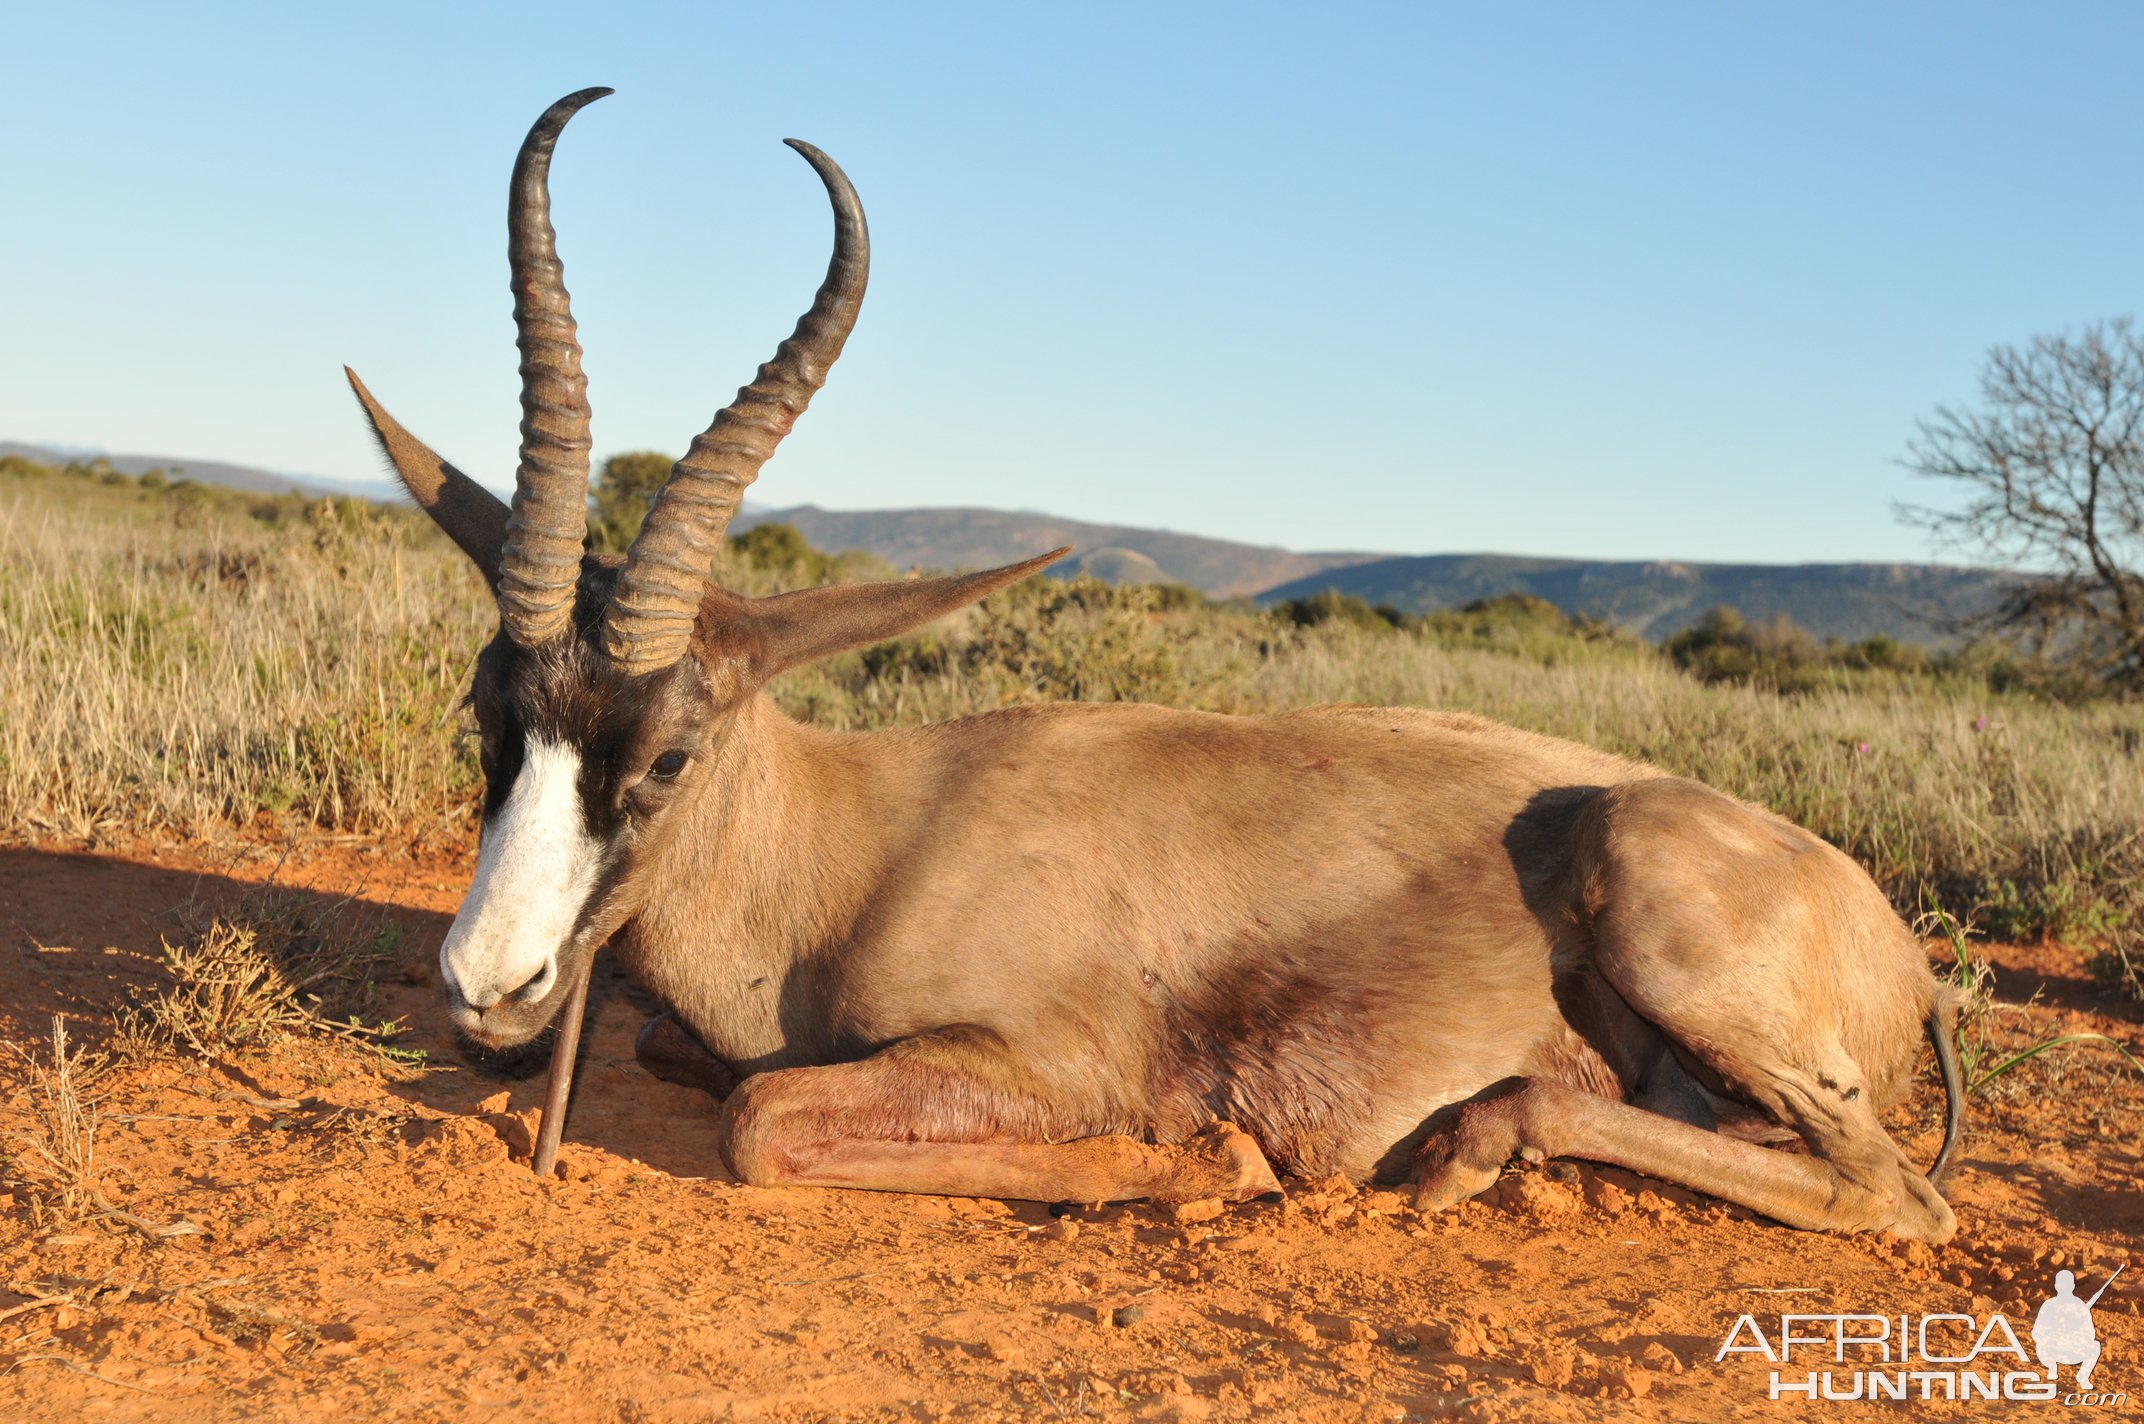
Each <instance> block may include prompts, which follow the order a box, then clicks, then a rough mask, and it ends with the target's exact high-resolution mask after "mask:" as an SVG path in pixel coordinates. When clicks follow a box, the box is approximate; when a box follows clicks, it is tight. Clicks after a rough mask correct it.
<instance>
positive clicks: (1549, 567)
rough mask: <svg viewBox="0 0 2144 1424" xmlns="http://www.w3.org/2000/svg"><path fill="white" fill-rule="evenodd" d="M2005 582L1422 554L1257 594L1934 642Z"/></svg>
mask: <svg viewBox="0 0 2144 1424" xmlns="http://www.w3.org/2000/svg"><path fill="white" fill-rule="evenodd" d="M2007 583H2008V579H2007V578H2006V577H2005V576H2004V575H2002V574H2000V573H1997V572H1995V571H1993V570H1990V569H1970V568H1955V567H1949V566H1945V565H1941V564H1688V563H1667V562H1652V563H1637V562H1609V561H1605V560H1591V559H1527V558H1517V557H1514V556H1512V555H1509V554H1429V555H1424V556H1420V557H1415V558H1404V559H1379V560H1377V561H1376V562H1374V563H1364V564H1356V565H1353V566H1352V567H1349V568H1342V569H1332V570H1329V571H1327V572H1324V573H1320V574H1317V575H1314V576H1312V577H1310V578H1304V579H1295V580H1292V581H1290V582H1288V583H1284V584H1280V585H1278V586H1276V587H1273V588H1269V589H1266V590H1264V591H1262V592H1261V593H1260V594H1259V600H1260V601H1261V602H1275V601H1278V600H1280V599H1286V598H1304V597H1308V596H1309V595H1311V594H1314V593H1319V592H1321V591H1323V590H1325V589H1328V588H1331V589H1337V590H1339V591H1340V592H1342V593H1349V594H1353V595H1355V596H1356V597H1358V598H1361V599H1365V600H1367V601H1368V602H1370V603H1373V604H1374V603H1388V604H1391V605H1392V606H1393V607H1395V608H1398V609H1400V610H1402V611H1404V612H1408V613H1425V612H1428V611H1429V610H1431V609H1435V608H1456V607H1459V606H1461V605H1464V604H1466V603H1469V602H1471V601H1473V600H1474V599H1477V598H1494V597H1496V596H1497V595H1499V594H1505V593H1530V594H1533V595H1534V596H1535V597H1537V598H1545V599H1547V600H1548V601H1549V602H1550V603H1553V604H1555V605H1556V606H1557V607H1559V608H1561V609H1563V610H1564V611H1565V612H1567V613H1574V614H1583V615H1585V616H1587V617H1589V618H1598V619H1600V620H1601V621H1602V622H1604V623H1612V624H1615V625H1617V626H1619V627H1623V628H1628V629H1630V630H1631V631H1632V632H1634V633H1637V634H1639V635H1640V636H1642V637H1646V638H1650V639H1653V640H1654V641H1656V642H1657V641H1660V640H1662V639H1665V638H1668V637H1670V636H1672V635H1673V634H1675V633H1679V632H1681V631H1682V630H1683V629H1684V628H1687V627H1689V626H1690V625H1691V624H1692V623H1695V622H1697V620H1698V619H1700V618H1702V617H1704V615H1705V614H1706V612H1707V611H1708V610H1710V609H1713V608H1716V607H1718V606H1720V605H1721V604H1727V605H1729V606H1731V607H1733V608H1735V609H1737V610H1739V611H1740V612H1741V613H1742V615H1743V616H1744V617H1746V618H1748V619H1749V620H1750V621H1751V622H1753V623H1754V622H1762V621H1764V620H1766V619H1770V618H1774V617H1777V616H1779V615H1780V614H1785V615H1786V616H1787V617H1789V618H1791V619H1793V620H1794V621H1795V622H1796V623H1799V624H1801V625H1802V626H1803V627H1804V628H1807V629H1808V630H1809V631H1810V632H1812V633H1814V634H1816V635H1817V636H1818V637H1831V638H1843V639H1845V640H1847V641H1849V642H1853V641H1858V640H1859V639H1862V638H1868V637H1874V636H1876V635H1877V634H1883V635H1885V636H1888V637H1892V638H1897V639H1900V640H1902V641H1906V642H1915V643H1940V642H1942V641H1944V640H1945V636H1946V627H1947V625H1949V624H1951V623H1952V622H1954V621H1955V620H1957V619H1958V618H1961V617H1965V616H1969V615H1972V614H1975V613H1981V612H1985V611H1986V610H1987V609H1989V608H1990V607H1992V606H1993V604H1994V602H1995V600H1996V599H1997V598H1998V597H1999V596H2000V595H2001V593H2002V591H2003V589H2004V587H2005V586H2006V585H2007Z"/></svg>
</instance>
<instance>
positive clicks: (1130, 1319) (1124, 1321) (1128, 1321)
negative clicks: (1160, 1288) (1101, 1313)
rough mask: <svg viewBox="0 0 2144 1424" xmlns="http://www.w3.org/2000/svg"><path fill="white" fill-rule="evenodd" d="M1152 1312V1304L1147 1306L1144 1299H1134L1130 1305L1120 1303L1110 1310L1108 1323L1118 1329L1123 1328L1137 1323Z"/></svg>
mask: <svg viewBox="0 0 2144 1424" xmlns="http://www.w3.org/2000/svg"><path fill="white" fill-rule="evenodd" d="M1152 1313H1153V1307H1152V1306H1149V1305H1148V1304H1146V1302H1144V1301H1137V1300H1135V1301H1133V1302H1132V1303H1131V1304H1130V1305H1120V1306H1118V1307H1117V1308H1116V1309H1115V1310H1112V1311H1110V1312H1109V1323H1110V1324H1112V1325H1114V1326H1116V1327H1117V1328H1118V1329H1119V1330H1124V1329H1128V1328H1129V1327H1131V1326H1134V1325H1137V1324H1138V1323H1139V1322H1140V1321H1142V1320H1144V1319H1146V1318H1147V1316H1149V1315H1151V1314H1152Z"/></svg>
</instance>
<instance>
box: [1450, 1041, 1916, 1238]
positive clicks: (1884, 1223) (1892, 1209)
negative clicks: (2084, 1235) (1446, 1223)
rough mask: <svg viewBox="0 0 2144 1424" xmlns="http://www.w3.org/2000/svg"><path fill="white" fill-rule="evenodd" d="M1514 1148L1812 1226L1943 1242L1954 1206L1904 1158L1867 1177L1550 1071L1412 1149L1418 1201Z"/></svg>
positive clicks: (1472, 1183)
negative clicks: (1620, 1170) (1604, 1167)
mask: <svg viewBox="0 0 2144 1424" xmlns="http://www.w3.org/2000/svg"><path fill="white" fill-rule="evenodd" d="M1514 1157H1525V1158H1528V1159H1531V1160H1535V1161H1538V1160H1541V1159H1544V1158H1548V1157H1573V1158H1578V1159H1580V1160H1583V1161H1588V1162H1602V1163H1606V1164H1608V1165H1610V1166H1615V1167H1626V1168H1628V1169H1630V1170H1631V1171H1633V1172H1641V1173H1643V1174H1645V1175H1646V1176H1648V1177H1656V1178H1658V1179H1660V1180H1661V1181H1664V1182H1673V1183H1675V1184H1676V1185H1677V1186H1683V1187H1689V1188H1692V1189H1693V1190H1696V1191H1700V1192H1704V1193H1707V1194H1708V1195H1711V1196H1715V1197H1719V1198H1721V1199H1722V1200H1725V1201H1731V1202H1734V1203H1736V1204H1737V1205H1740V1206H1746V1207H1748V1208H1749V1209H1750V1210H1752V1211H1756V1212H1761V1213H1762V1214H1764V1215H1765V1216H1769V1217H1771V1218H1772V1219H1773V1220H1774V1221H1778V1222H1783V1223H1785V1224H1786V1225H1788V1226H1799V1227H1803V1228H1806V1229H1809V1230H1813V1231H1890V1232H1894V1233H1896V1234H1897V1235H1900V1236H1906V1237H1914V1238H1918V1239H1921V1240H1926V1241H1947V1240H1949V1239H1950V1236H1951V1233H1952V1232H1953V1231H1954V1230H1955V1229H1956V1221H1955V1219H1954V1218H1953V1217H1952V1215H1951V1210H1950V1207H1949V1206H1948V1205H1947V1204H1946V1203H1945V1202H1944V1200H1943V1198H1942V1197H1941V1196H1940V1195H1938V1194H1937V1193H1936V1191H1935V1189H1934V1188H1933V1187H1930V1186H1928V1184H1927V1182H1926V1180H1925V1179H1924V1178H1922V1177H1921V1176H1920V1175H1919V1174H1918V1173H1917V1172H1915V1171H1914V1170H1913V1169H1912V1166H1911V1164H1910V1163H1906V1162H1905V1161H1904V1160H1903V1159H1902V1158H1901V1159H1900V1161H1899V1162H1898V1163H1897V1164H1895V1165H1893V1167H1892V1170H1891V1171H1890V1172H1889V1173H1888V1174H1885V1175H1886V1176H1887V1178H1888V1180H1885V1179H1884V1178H1874V1179H1873V1180H1872V1177H1873V1174H1864V1173H1859V1172H1854V1171H1851V1170H1849V1169H1847V1168H1844V1167H1842V1165H1841V1164H1839V1163H1836V1162H1833V1161H1828V1160H1826V1159H1825V1158H1823V1157H1805V1156H1801V1155H1798V1154H1794V1153H1788V1152H1781V1151H1777V1150H1775V1149H1773V1148H1769V1147H1759V1146H1757V1145H1756V1144H1754V1143H1749V1142H1740V1141H1737V1140H1735V1139H1734V1138H1730V1137H1722V1136H1721V1135H1720V1134H1719V1133H1717V1132H1710V1131H1707V1130H1706V1129H1704V1128H1701V1127H1692V1126H1691V1125H1690V1124H1688V1123H1685V1122H1677V1121H1676V1120H1675V1119H1673V1118H1667V1117H1662V1116H1660V1115H1659V1114H1658V1113H1651V1112H1647V1111H1646V1110H1644V1109H1643V1108H1636V1107H1631V1106H1630V1105H1628V1104H1626V1103H1619V1102H1616V1101H1614V1100H1613V1099H1610V1098H1604V1097H1600V1096H1598V1095H1596V1094H1593V1093H1588V1092H1586V1091H1584V1090H1582V1089H1579V1088H1573V1087H1570V1086H1568V1085H1566V1084H1563V1083H1558V1082H1554V1081H1552V1080H1550V1079H1546V1078H1528V1079H1523V1080H1521V1081H1520V1082H1519V1083H1518V1084H1517V1085H1516V1086H1515V1087H1514V1088H1513V1089H1512V1090H1511V1091H1508V1092H1505V1093H1503V1094H1501V1095H1499V1096H1494V1097H1486V1098H1480V1099H1476V1100H1475V1101H1473V1102H1470V1103H1467V1104H1465V1105H1464V1106H1462V1107H1461V1108H1460V1109H1459V1110H1458V1112H1457V1115H1456V1117H1455V1118H1454V1120H1453V1122H1452V1124H1451V1126H1450V1127H1448V1128H1446V1129H1445V1130H1443V1131H1440V1132H1437V1133H1433V1134H1432V1135H1431V1136H1430V1138H1429V1139H1428V1141H1426V1142H1425V1143H1423V1145H1422V1149H1421V1151H1420V1152H1419V1153H1418V1154H1417V1156H1416V1158H1415V1162H1416V1168H1417V1174H1416V1178H1415V1205H1416V1206H1417V1207H1419V1208H1420V1209H1422V1210H1424V1211H1436V1210H1441V1209H1442V1208H1444V1207H1448V1206H1453V1205H1456V1204H1457V1203H1459V1202H1461V1201H1464V1200H1465V1199H1466V1198H1468V1197H1471V1196H1473V1195H1474V1194H1476V1193H1477V1192H1480V1191H1483V1190H1486V1189H1487V1188H1488V1187H1490V1186H1491V1185H1493V1184H1494V1183H1495V1181H1496V1179H1497V1175H1498V1174H1499V1173H1500V1172H1501V1171H1502V1170H1503V1167H1504V1164H1505V1163H1506V1162H1508V1161H1510V1160H1511V1159H1512V1158H1514ZM1900 1168H1903V1169H1904V1170H1903V1171H1901V1170H1899V1169H1900ZM1901 1188H1902V1189H1901ZM1916 1188H1918V1190H1916Z"/></svg>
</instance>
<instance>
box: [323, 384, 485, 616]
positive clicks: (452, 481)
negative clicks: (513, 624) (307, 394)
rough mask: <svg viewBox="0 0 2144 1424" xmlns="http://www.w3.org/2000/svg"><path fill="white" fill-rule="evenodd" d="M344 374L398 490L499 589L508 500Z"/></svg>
mask: <svg viewBox="0 0 2144 1424" xmlns="http://www.w3.org/2000/svg"><path fill="white" fill-rule="evenodd" d="M342 373H343V374H344V375H345V376H348V377H349V378H350V389H351V390H353V391H355V392H357V403H358V404H359V405H361V406H363V407H364V408H365V418H366V419H367V420H369V421H371V422H372V433H373V435H374V436H375V437H377V438H378V440H379V442H380V448H381V449H382V450H384V451H386V452H387V458H388V460H389V461H391V462H392V463H393V465H394V467H395V474H396V475H398V476H399V477H400V478H401V480H402V488H404V489H406V490H408V491H409V497H410V498H411V499H413V500H415V501H417V504H418V506H419V507H420V508H421V509H423V510H424V512H425V513H426V514H429V515H431V516H432V522H433V523H434V524H437V525H438V526H439V527H440V528H441V529H444V530H445V531H446V533H447V537H448V538H449V539H452V540H453V541H454V542H455V544H456V545H458V546H459V547H460V549H461V551H462V552H463V553H465V554H467V555H468V556H469V558H470V561H471V562H473V563H474V564H475V565H476V567H477V572H479V573H481V574H483V575H484V582H485V583H487V584H489V585H491V586H492V587H493V588H497V587H498V586H499V560H500V557H501V551H502V550H504V548H505V547H506V520H507V516H508V515H509V514H510V513H511V512H512V511H510V510H509V509H508V508H507V507H506V501H505V500H502V499H500V498H499V497H498V496H497V495H495V494H493V493H492V492H491V491H490V490H488V489H485V488H484V487H483V486H482V485H480V484H478V483H477V482H476V481H475V480H472V479H470V478H469V477H468V476H467V475H465V474H463V473H462V472H461V471H460V470H457V469H455V468H454V467H453V466H452V465H450V464H448V463H447V462H446V461H445V460H442V459H440V458H439V456H437V455H435V454H433V453H432V449H431V447H430V446H428V445H426V444H425V443H424V442H423V441H422V440H419V439H418V438H417V437H416V436H414V435H412V434H410V433H409V432H408V431H407V430H404V429H403V428H402V423H401V422H400V421H398V420H396V419H395V418H394V417H393V416H391V415H389V414H388V413H387V411H386V409H385V408H384V407H383V406H381V404H380V403H379V402H378V401H376V400H374V399H373V398H372V392H370V391H368V390H366V389H365V383H364V382H363V381H360V380H359V379H358V378H357V372H355V371H353V370H351V369H350V368H349V367H348V366H345V367H343V368H342Z"/></svg>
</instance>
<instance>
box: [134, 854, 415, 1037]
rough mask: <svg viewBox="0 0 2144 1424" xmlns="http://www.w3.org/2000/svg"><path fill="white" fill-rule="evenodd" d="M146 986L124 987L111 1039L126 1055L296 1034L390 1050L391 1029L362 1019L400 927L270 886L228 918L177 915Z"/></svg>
mask: <svg viewBox="0 0 2144 1424" xmlns="http://www.w3.org/2000/svg"><path fill="white" fill-rule="evenodd" d="M182 919H183V920H184V922H185V928H184V929H183V930H182V932H181V933H180V934H179V936H178V938H177V939H176V940H174V939H172V938H169V937H166V938H165V939H164V941H163V950H162V954H161V956H160V959H159V962H158V967H159V969H160V970H161V972H160V973H159V974H158V975H157V976H156V978H155V979H154V980H153V981H152V982H151V983H149V984H147V985H136V986H133V987H132V988H131V990H130V1002H129V1003H128V1004H127V1006H126V1007H125V1008H124V1009H123V1010H122V1012H121V1014H120V1021H119V1034H118V1043H119V1047H120V1052H121V1054H122V1056H123V1057H125V1058H127V1059H128V1060H129V1061H150V1060H154V1059H157V1058H160V1057H163V1056H164V1055H166V1054H168V1053H171V1052H174V1051H177V1052H185V1053H191V1054H193V1055H195V1056H197V1057H201V1058H211V1059H213V1058H220V1057H222V1056H224V1055H226V1054H231V1053H240V1052H244V1051H246V1050H249V1049H257V1048H260V1047H262V1046H264V1045H267V1044H270V1043H273V1042H275V1041H277V1040H278V1039H280V1038H282V1037H284V1036H286V1035H289V1034H293V1033H311V1034H322V1035H327V1036H331V1037H335V1038H341V1039H346V1040H350V1041H353V1042H356V1043H360V1044H364V1045H366V1046H368V1047H371V1048H374V1049H376V1050H379V1051H381V1052H383V1053H386V1054H388V1055H389V1056H391V1057H399V1056H403V1053H402V1050H399V1049H397V1048H396V1047H395V1046H394V1038H395V1036H396V1033H397V1031H398V1027H399V1026H398V1024H397V1023H395V1022H391V1021H382V1020H375V1021H371V1022H368V1021H367V1016H366V1015H365V1014H364V1013H363V1012H362V1010H363V1008H364V1007H366V1006H367V1005H368V1004H369V1002H370V1001H371V1000H372V999H373V998H374V997H376V990H375V987H374V985H373V979H372V976H373V973H374V971H375V970H376V969H378V968H379V966H381V965H382V964H384V963H385V962H387V961H388V960H389V959H391V958H392V956H393V951H394V946H395V941H396V937H397V932H396V931H395V930H394V929H393V927H392V926H386V925H382V926H380V927H377V928H374V929H371V930H369V931H367V930H365V929H362V928H358V927H357V926H355V925H354V923H353V921H354V919H355V909H354V907H353V906H351V905H349V904H347V903H338V902H322V901H319V900H316V899H313V898H312V897H309V896H303V895H298V894H294V893H290V892H286V891H280V890H276V889H272V888H271V889H265V890H257V891H254V892H251V893H250V894H248V895H246V896H245V897H244V898H243V899H242V900H241V901H240V902H239V903H238V905H237V906H236V907H234V908H233V909H232V910H231V911H229V912H228V913H209V912H206V911H203V910H201V909H200V908H199V907H193V908H191V909H189V910H188V911H186V912H184V914H183V915H182Z"/></svg>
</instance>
